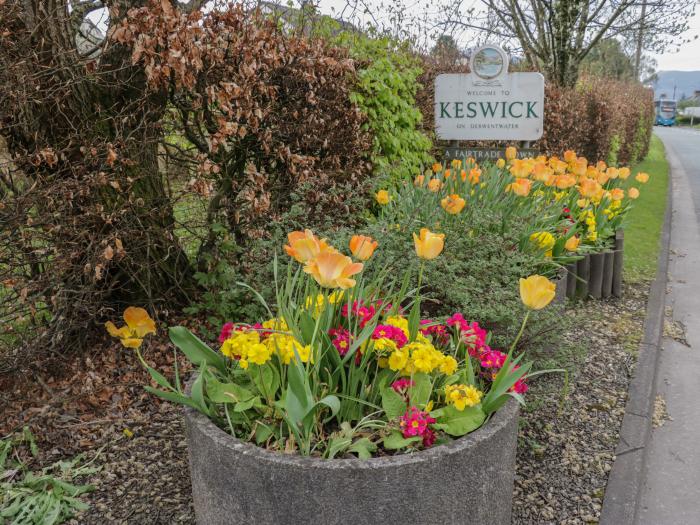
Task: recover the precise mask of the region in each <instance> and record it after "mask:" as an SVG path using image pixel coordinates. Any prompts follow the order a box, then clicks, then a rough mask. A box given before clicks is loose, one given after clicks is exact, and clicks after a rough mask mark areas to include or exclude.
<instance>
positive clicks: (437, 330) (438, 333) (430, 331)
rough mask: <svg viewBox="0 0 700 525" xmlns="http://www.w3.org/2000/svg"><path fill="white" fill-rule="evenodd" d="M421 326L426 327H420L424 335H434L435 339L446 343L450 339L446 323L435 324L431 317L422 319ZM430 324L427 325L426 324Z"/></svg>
mask: <svg viewBox="0 0 700 525" xmlns="http://www.w3.org/2000/svg"><path fill="white" fill-rule="evenodd" d="M420 324H421V326H424V328H421V329H420V333H421V334H423V335H424V336H426V337H427V336H429V335H430V336H432V337H433V341H434V342H437V343H440V344H443V345H446V344H447V343H449V341H450V334H449V333H448V332H447V327H446V326H445V325H444V324H434V321H431V320H430V319H421V322H420ZM428 324H429V325H430V326H425V325H428Z"/></svg>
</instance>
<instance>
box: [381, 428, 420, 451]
mask: <svg viewBox="0 0 700 525" xmlns="http://www.w3.org/2000/svg"><path fill="white" fill-rule="evenodd" d="M421 441H423V438H422V437H420V436H416V437H410V438H405V437H403V434H401V432H399V431H398V430H393V431H392V432H391V434H389V435H388V436H386V437H385V438H384V440H383V443H384V448H385V449H387V450H398V449H400V448H406V447H409V446H411V445H413V444H414V443H419V442H421Z"/></svg>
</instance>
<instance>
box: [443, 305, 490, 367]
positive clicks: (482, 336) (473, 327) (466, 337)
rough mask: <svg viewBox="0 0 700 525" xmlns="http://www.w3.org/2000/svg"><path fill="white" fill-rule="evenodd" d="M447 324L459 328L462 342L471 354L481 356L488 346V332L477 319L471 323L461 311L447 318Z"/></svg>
mask: <svg viewBox="0 0 700 525" xmlns="http://www.w3.org/2000/svg"><path fill="white" fill-rule="evenodd" d="M447 325H448V326H452V327H454V328H457V329H458V330H459V332H460V336H461V339H462V342H463V343H464V345H465V346H466V347H467V351H468V352H469V355H470V356H472V357H480V355H481V354H482V353H484V352H485V351H486V348H488V347H486V336H487V335H488V333H487V332H486V330H484V329H483V328H481V327H480V326H479V323H477V322H476V321H474V322H471V323H469V322H467V320H466V319H465V318H464V317H463V316H462V314H461V313H459V312H457V313H455V314H454V315H453V316H452V317H450V318H449V319H447Z"/></svg>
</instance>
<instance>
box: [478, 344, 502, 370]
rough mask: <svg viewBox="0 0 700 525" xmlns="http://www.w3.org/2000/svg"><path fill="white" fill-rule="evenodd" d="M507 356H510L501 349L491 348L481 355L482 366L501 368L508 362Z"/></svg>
mask: <svg viewBox="0 0 700 525" xmlns="http://www.w3.org/2000/svg"><path fill="white" fill-rule="evenodd" d="M487 348H488V347H487ZM506 357H508V356H507V355H506V354H504V353H503V352H501V351H499V350H491V349H489V350H488V351H487V352H484V353H483V354H481V356H480V359H481V366H482V368H501V367H502V366H503V363H505V362H506Z"/></svg>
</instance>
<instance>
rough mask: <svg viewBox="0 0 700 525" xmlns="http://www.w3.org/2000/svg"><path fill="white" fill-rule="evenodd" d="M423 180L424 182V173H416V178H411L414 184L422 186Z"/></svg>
mask: <svg viewBox="0 0 700 525" xmlns="http://www.w3.org/2000/svg"><path fill="white" fill-rule="evenodd" d="M424 182H425V175H417V176H416V178H415V179H413V185H414V186H423V183H424Z"/></svg>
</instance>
